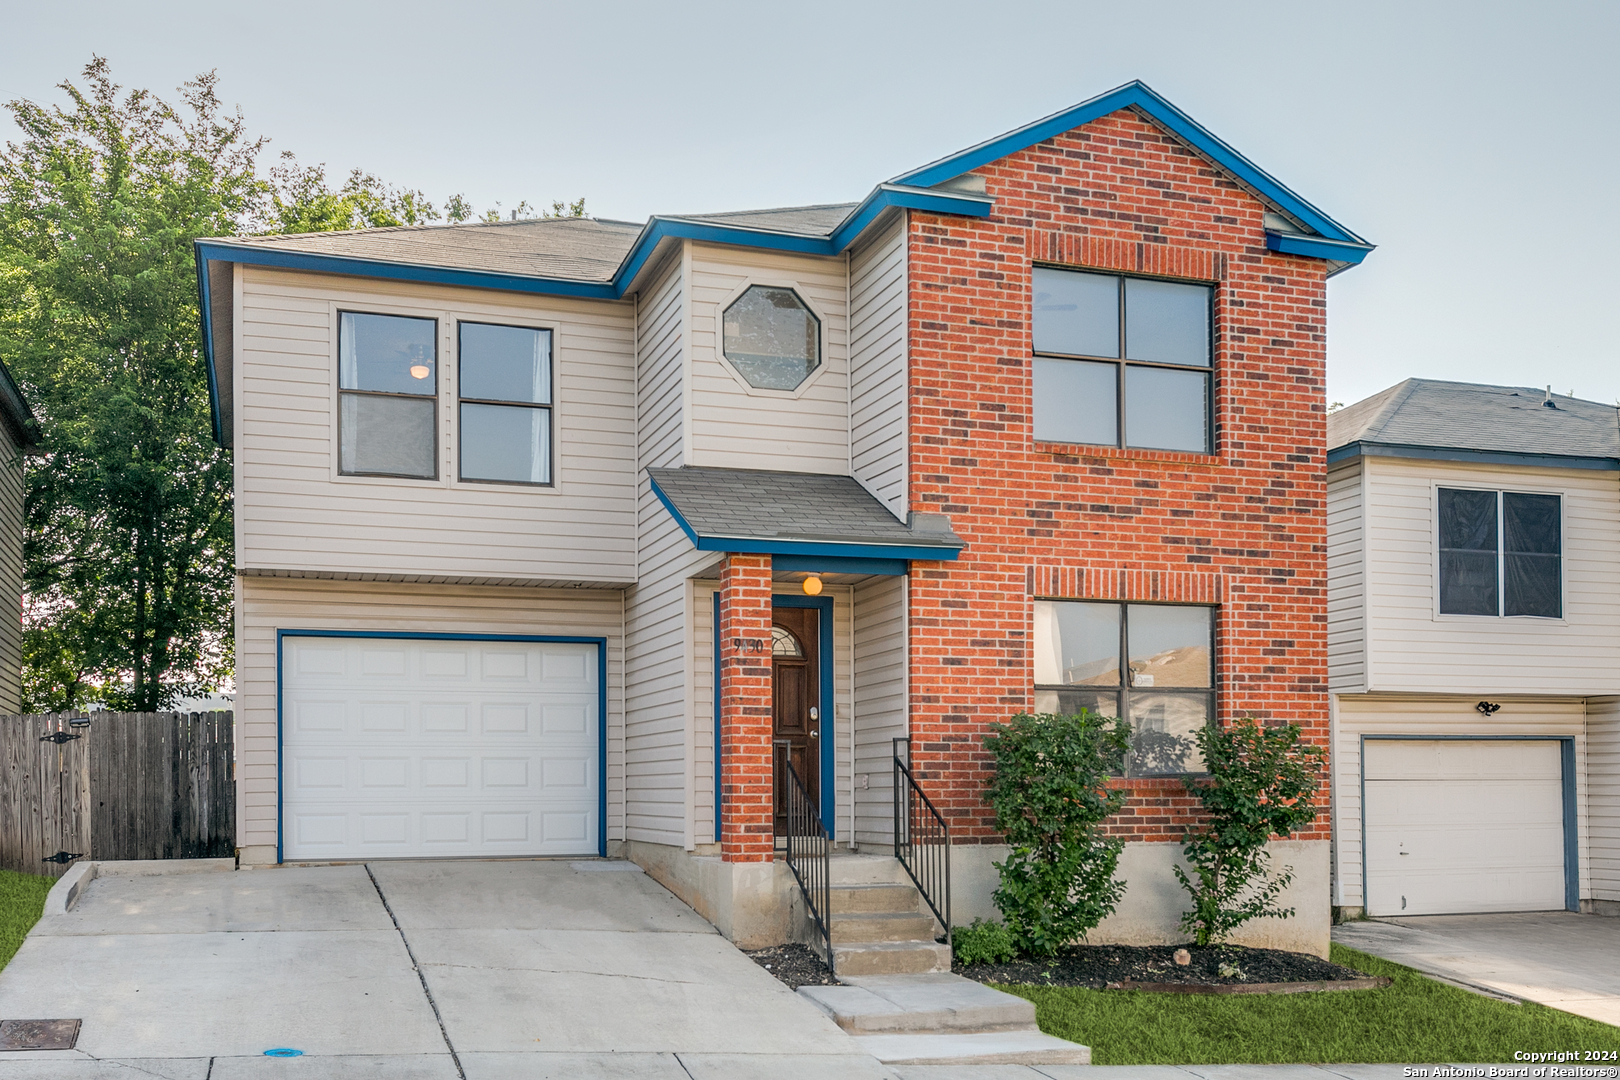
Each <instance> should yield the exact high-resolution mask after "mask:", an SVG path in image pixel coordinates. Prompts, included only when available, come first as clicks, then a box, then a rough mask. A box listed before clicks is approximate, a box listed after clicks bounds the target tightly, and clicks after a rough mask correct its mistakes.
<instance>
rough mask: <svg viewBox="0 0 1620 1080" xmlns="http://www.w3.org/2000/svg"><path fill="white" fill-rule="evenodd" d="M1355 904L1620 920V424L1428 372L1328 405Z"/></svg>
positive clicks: (1341, 767)
mask: <svg viewBox="0 0 1620 1080" xmlns="http://www.w3.org/2000/svg"><path fill="white" fill-rule="evenodd" d="M1328 434H1329V440H1328V445H1329V451H1328V462H1329V465H1328V468H1329V472H1328V521H1329V533H1328V553H1329V561H1330V571H1329V590H1330V612H1331V614H1330V623H1329V626H1330V631H1329V642H1330V648H1331V671H1332V686H1333V701H1334V727H1335V736H1334V751H1335V753H1334V760H1335V766H1334V772H1335V775H1334V807H1333V811H1334V812H1333V819H1334V842H1335V844H1334V886H1333V888H1334V899H1333V902H1334V904H1335V906H1337V907H1340V908H1342V909H1345V910H1346V911H1347V912H1349V913H1351V914H1354V913H1356V912H1358V911H1363V910H1364V911H1365V912H1366V913H1367V914H1369V915H1400V914H1402V913H1404V914H1407V915H1429V914H1438V913H1453V912H1485V911H1536V910H1547V909H1563V908H1567V909H1569V910H1572V911H1573V910H1588V911H1591V910H1597V911H1605V912H1607V913H1609V914H1620V426H1617V421H1616V409H1615V407H1614V406H1613V405H1604V404H1600V403H1598V402H1593V401H1581V400H1578V399H1576V398H1573V397H1563V396H1561V395H1553V394H1552V393H1551V391H1550V390H1548V391H1541V390H1534V389H1526V388H1523V387H1513V386H1479V385H1475V384H1472V383H1454V382H1439V381H1435V380H1430V379H1408V380H1406V381H1405V382H1403V383H1400V384H1399V385H1397V386H1393V387H1391V388H1390V389H1388V390H1385V391H1384V392H1383V393H1381V394H1377V395H1375V396H1373V397H1370V398H1368V399H1366V400H1365V401H1361V402H1357V403H1356V404H1354V405H1351V406H1350V407H1349V408H1346V409H1342V410H1339V411H1337V412H1335V413H1334V414H1333V415H1332V416H1331V417H1329V419H1328Z"/></svg>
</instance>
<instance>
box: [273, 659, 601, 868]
mask: <svg viewBox="0 0 1620 1080" xmlns="http://www.w3.org/2000/svg"><path fill="white" fill-rule="evenodd" d="M597 670H598V657H597V646H595V645H591V644H589V643H547V642H521V643H513V642H469V643H466V644H465V645H463V644H461V643H445V642H433V641H415V640H409V639H398V640H397V641H396V640H395V639H387V640H379V639H299V638H296V637H292V636H289V637H288V638H287V639H285V641H284V651H283V686H282V703H283V717H284V722H283V735H282V738H283V746H282V762H283V775H284V780H283V820H284V822H285V823H286V827H285V828H284V830H283V844H284V857H286V858H289V859H305V858H309V859H326V858H364V857H373V856H375V857H381V856H386V855H394V856H411V855H478V854H492V853H500V854H507V855H515V854H525V855H548V854H594V853H595V852H596V850H597V841H598V836H599V830H600V820H599V817H600V815H599V787H600V769H601V762H600V749H599V725H600V717H599V697H598V694H597V686H596V681H597V680H596V673H597ZM553 675H555V678H553V677H552V676H553Z"/></svg>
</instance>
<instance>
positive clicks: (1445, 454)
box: [1327, 442, 1620, 472]
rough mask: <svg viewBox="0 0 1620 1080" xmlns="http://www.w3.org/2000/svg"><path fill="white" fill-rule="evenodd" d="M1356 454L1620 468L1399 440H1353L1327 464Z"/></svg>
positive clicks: (1607, 462) (1604, 460)
mask: <svg viewBox="0 0 1620 1080" xmlns="http://www.w3.org/2000/svg"><path fill="white" fill-rule="evenodd" d="M1358 457H1392V458H1411V459H1414V460H1419V461H1461V462H1467V463H1469V464H1473V465H1525V466H1535V467H1538V468H1552V469H1590V470H1595V471H1597V472H1616V471H1620V458H1612V457H1576V456H1575V455H1573V454H1524V453H1519V452H1517V451H1512V450H1463V449H1458V448H1455V447H1447V446H1406V445H1404V444H1400V443H1369V442H1353V443H1345V444H1344V445H1343V446H1335V447H1334V448H1333V449H1331V450H1329V451H1328V452H1327V463H1328V464H1329V465H1337V464H1338V463H1339V462H1341V461H1349V460H1351V459H1352V458H1358Z"/></svg>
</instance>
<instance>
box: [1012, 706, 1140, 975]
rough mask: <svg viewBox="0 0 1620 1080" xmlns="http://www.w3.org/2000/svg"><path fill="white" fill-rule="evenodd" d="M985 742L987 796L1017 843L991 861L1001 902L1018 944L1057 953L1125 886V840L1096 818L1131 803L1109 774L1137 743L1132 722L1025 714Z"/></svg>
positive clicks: (1098, 918) (1110, 906)
mask: <svg viewBox="0 0 1620 1080" xmlns="http://www.w3.org/2000/svg"><path fill="white" fill-rule="evenodd" d="M984 744H985V746H986V748H988V749H989V751H990V753H991V755H992V756H993V757H994V758H995V772H994V774H993V776H992V778H991V780H990V782H989V784H988V785H987V787H986V790H985V794H984V800H985V802H987V803H989V804H990V805H991V807H993V808H994V810H995V812H996V829H997V830H998V831H999V832H1000V833H1001V834H1002V835H1003V836H1005V837H1006V839H1007V843H1008V845H1009V846H1010V847H1011V848H1012V851H1011V853H1010V854H1009V855H1008V856H1007V861H1006V862H1004V863H996V864H994V865H995V867H996V869H997V870H999V871H1000V872H1001V886H1000V888H998V889H996V891H995V895H994V899H995V902H996V907H997V908H999V909H1000V911H1001V916H1002V919H1003V921H1004V922H1005V924H1006V928H1007V931H1008V933H1009V934H1011V936H1012V940H1013V943H1014V945H1015V946H1016V947H1017V949H1018V951H1019V952H1021V953H1032V954H1036V955H1051V954H1052V953H1054V952H1056V951H1057V950H1058V948H1059V947H1060V946H1062V945H1067V944H1069V943H1070V942H1073V941H1077V940H1082V939H1084V938H1085V936H1086V934H1087V933H1089V932H1090V931H1091V930H1092V929H1093V928H1094V927H1095V926H1096V925H1097V924H1098V923H1100V922H1102V920H1103V919H1105V918H1107V917H1108V915H1109V914H1110V913H1112V912H1113V910H1114V908H1115V907H1116V906H1117V905H1118V904H1119V900H1120V897H1121V896H1123V895H1124V894H1125V883H1124V882H1123V881H1115V880H1114V870H1115V868H1116V867H1117V866H1118V865H1119V853H1120V851H1121V850H1122V849H1123V848H1124V846H1125V845H1124V842H1123V841H1121V840H1114V839H1108V838H1106V837H1103V836H1101V835H1099V834H1098V832H1097V826H1098V825H1099V824H1100V823H1101V822H1102V821H1103V820H1104V819H1106V818H1108V817H1110V816H1111V815H1113V814H1115V813H1117V812H1118V810H1119V808H1120V806H1121V805H1122V804H1123V803H1124V802H1125V793H1124V792H1123V791H1119V790H1111V789H1110V788H1109V787H1108V780H1109V777H1110V776H1112V775H1114V774H1116V773H1118V772H1119V771H1120V766H1121V764H1122V763H1123V761H1124V757H1125V752H1126V750H1127V749H1128V748H1129V746H1130V731H1129V727H1128V726H1127V725H1126V724H1125V723H1124V722H1122V721H1119V720H1114V719H1110V718H1105V717H1101V716H1097V715H1095V714H1094V713H1090V712H1086V711H1084V710H1082V711H1081V712H1080V713H1078V714H1077V715H1074V716H1057V715H1053V714H1050V713H1042V714H1041V715H1039V716H1031V715H1029V714H1028V713H1019V714H1018V715H1016V716H1014V717H1013V718H1012V719H1011V720H1009V721H1008V722H1007V723H1005V724H994V725H992V726H991V730H990V734H988V735H986V736H985V739H984Z"/></svg>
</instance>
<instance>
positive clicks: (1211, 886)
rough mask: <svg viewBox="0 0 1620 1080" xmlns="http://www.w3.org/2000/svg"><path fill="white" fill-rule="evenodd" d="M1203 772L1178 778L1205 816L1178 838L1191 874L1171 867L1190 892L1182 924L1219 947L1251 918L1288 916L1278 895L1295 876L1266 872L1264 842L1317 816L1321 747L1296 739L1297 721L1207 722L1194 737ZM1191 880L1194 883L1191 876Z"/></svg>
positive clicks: (1197, 939) (1287, 871)
mask: <svg viewBox="0 0 1620 1080" xmlns="http://www.w3.org/2000/svg"><path fill="white" fill-rule="evenodd" d="M1195 738H1196V739H1197V742H1198V749H1199V750H1201V751H1202V752H1203V755H1204V763H1205V767H1206V768H1208V769H1209V775H1208V776H1189V777H1185V778H1183V780H1182V783H1184V784H1185V785H1186V786H1187V790H1188V791H1190V792H1192V794H1193V795H1194V796H1195V797H1196V798H1197V799H1198V801H1199V802H1200V803H1202V804H1203V807H1204V813H1205V814H1206V815H1207V821H1206V823H1205V825H1204V826H1203V828H1202V829H1200V830H1197V831H1192V830H1189V831H1188V832H1187V833H1186V834H1185V835H1184V836H1183V837H1182V838H1181V839H1182V844H1183V845H1184V846H1183V847H1182V849H1181V850H1182V852H1183V853H1184V854H1185V855H1186V856H1187V861H1188V862H1189V863H1191V864H1192V870H1193V873H1192V876H1191V877H1189V876H1188V874H1187V873H1186V872H1185V871H1184V870H1182V869H1181V867H1179V866H1178V867H1175V872H1176V879H1177V880H1178V881H1180V882H1181V887H1182V888H1183V889H1185V890H1187V893H1188V895H1189V896H1191V897H1192V903H1193V906H1192V910H1190V911H1187V912H1185V913H1183V914H1182V916H1181V928H1182V929H1183V930H1186V931H1189V932H1190V933H1192V935H1193V940H1194V941H1195V942H1196V943H1197V944H1199V945H1210V944H1219V943H1220V942H1222V941H1225V940H1226V939H1227V937H1229V936H1230V935H1231V933H1232V931H1233V930H1235V929H1237V928H1238V927H1239V926H1242V925H1243V924H1244V923H1246V922H1248V921H1249V920H1250V919H1286V918H1290V917H1291V916H1292V915H1293V914H1294V909H1293V908H1284V907H1279V906H1278V904H1277V898H1278V897H1279V896H1281V895H1282V891H1283V890H1284V889H1286V888H1287V887H1288V883H1289V882H1291V881H1293V879H1294V868H1293V867H1291V866H1285V867H1283V868H1282V872H1281V873H1278V874H1269V873H1268V872H1267V869H1268V867H1269V865H1270V862H1271V856H1270V855H1269V854H1268V853H1267V852H1266V841H1267V840H1268V839H1270V837H1272V836H1273V835H1275V836H1278V837H1281V838H1286V837H1287V836H1288V835H1289V834H1290V833H1291V832H1293V831H1294V830H1295V829H1298V828H1300V827H1301V826H1304V825H1307V824H1309V823H1310V822H1311V821H1313V820H1315V818H1316V807H1315V806H1313V805H1312V804H1311V802H1312V799H1314V798H1315V796H1316V792H1317V789H1318V788H1319V787H1320V786H1321V772H1322V766H1323V761H1324V758H1325V756H1326V755H1325V752H1324V751H1323V750H1322V748H1321V747H1319V746H1311V745H1309V744H1306V743H1301V742H1300V739H1299V725H1298V724H1286V725H1283V726H1281V727H1264V726H1262V725H1261V724H1260V722H1259V721H1257V720H1255V719H1254V717H1252V716H1249V717H1244V718H1243V719H1241V720H1238V721H1237V722H1235V723H1233V724H1232V726H1231V727H1228V728H1224V729H1222V728H1219V727H1216V726H1214V725H1209V726H1206V727H1203V728H1200V729H1199V730H1198V732H1197V734H1196V736H1195ZM1194 879H1196V880H1194Z"/></svg>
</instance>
